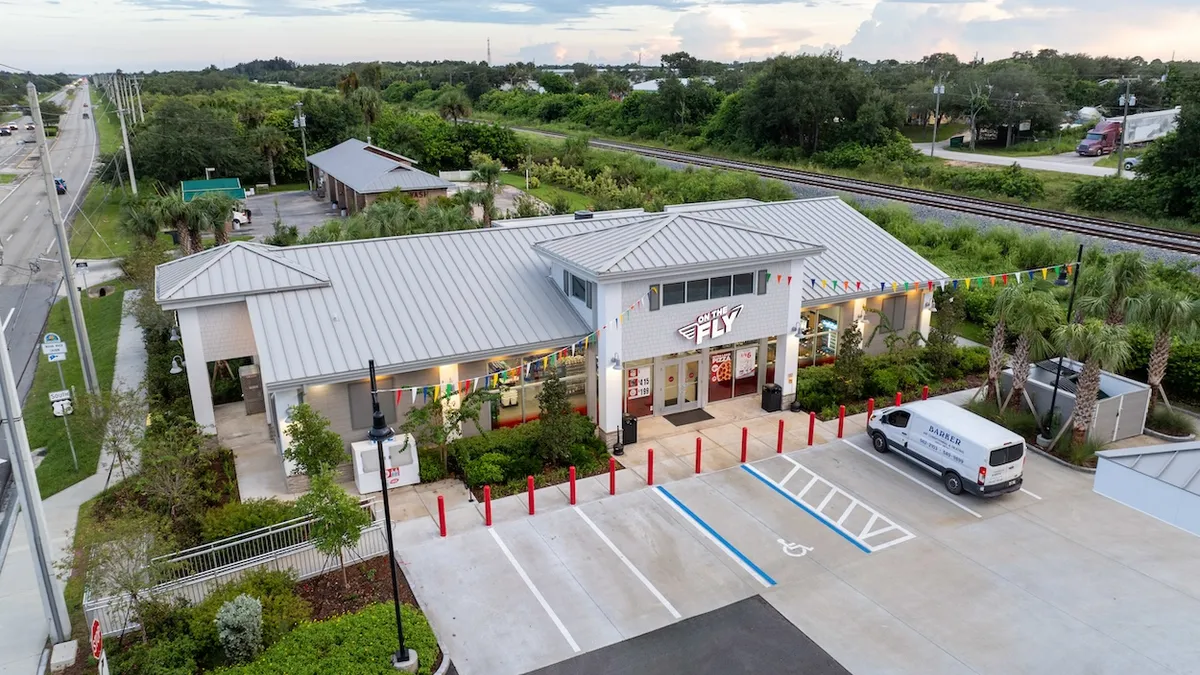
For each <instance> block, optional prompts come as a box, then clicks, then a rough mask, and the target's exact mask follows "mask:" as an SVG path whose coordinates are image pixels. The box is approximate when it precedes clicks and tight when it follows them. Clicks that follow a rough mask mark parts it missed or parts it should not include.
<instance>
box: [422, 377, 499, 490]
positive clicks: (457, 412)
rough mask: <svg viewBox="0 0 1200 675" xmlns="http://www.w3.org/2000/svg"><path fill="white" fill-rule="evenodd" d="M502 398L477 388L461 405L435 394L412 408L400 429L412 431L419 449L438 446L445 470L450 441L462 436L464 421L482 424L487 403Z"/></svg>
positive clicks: (477, 426)
mask: <svg viewBox="0 0 1200 675" xmlns="http://www.w3.org/2000/svg"><path fill="white" fill-rule="evenodd" d="M498 399H499V394H497V393H496V392H495V391H492V390H488V389H473V390H471V391H470V392H469V393H467V394H465V395H462V396H461V397H460V398H459V400H458V404H457V405H452V403H453V401H452V400H450V399H447V398H446V397H444V396H431V397H430V398H429V400H427V401H426V402H425V403H424V405H422V406H420V407H416V408H413V409H411V410H409V411H408V415H407V416H405V418H404V423H403V424H401V425H400V430H401V431H403V432H404V433H406V434H411V435H412V437H413V441H414V442H415V443H416V444H417V447H418V448H434V449H436V450H437V451H438V454H440V455H441V457H442V470H443V471H448V470H449V466H448V462H447V456H446V453H447V450H448V446H449V445H450V441H452V440H454V439H455V438H458V436H459V433H460V430H461V429H462V425H463V423H470V424H472V425H474V427H475V430H476V431H482V429H480V427H479V413H480V412H481V411H482V410H483V404H485V403H487V402H489V401H495V400H498Z"/></svg>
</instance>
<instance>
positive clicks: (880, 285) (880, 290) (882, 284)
mask: <svg viewBox="0 0 1200 675" xmlns="http://www.w3.org/2000/svg"><path fill="white" fill-rule="evenodd" d="M885 285H886V283H885V282H882V281H881V282H879V292H880V293H882V292H883V287H884V286H885Z"/></svg>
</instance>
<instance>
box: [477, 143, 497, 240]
mask: <svg viewBox="0 0 1200 675" xmlns="http://www.w3.org/2000/svg"><path fill="white" fill-rule="evenodd" d="M501 170H502V167H501V166H500V162H497V161H496V160H494V159H492V158H491V157H488V156H487V155H485V154H483V153H482V152H473V153H471V182H472V183H480V184H482V185H483V187H482V188H480V190H479V191H480V193H481V200H480V206H482V207H483V226H484V227H491V226H492V216H493V215H494V214H495V211H496V192H497V191H498V190H499V189H500V172H501Z"/></svg>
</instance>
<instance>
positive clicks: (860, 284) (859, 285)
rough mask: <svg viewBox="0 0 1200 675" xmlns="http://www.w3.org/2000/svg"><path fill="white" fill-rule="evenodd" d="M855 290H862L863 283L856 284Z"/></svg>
mask: <svg viewBox="0 0 1200 675" xmlns="http://www.w3.org/2000/svg"><path fill="white" fill-rule="evenodd" d="M854 290H856V291H861V290H862V282H861V281H856V282H854Z"/></svg>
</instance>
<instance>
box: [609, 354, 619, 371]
mask: <svg viewBox="0 0 1200 675" xmlns="http://www.w3.org/2000/svg"><path fill="white" fill-rule="evenodd" d="M609 365H610V366H612V369H613V370H620V369H621V355H620V354H613V356H612V361H609Z"/></svg>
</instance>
